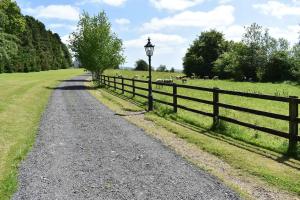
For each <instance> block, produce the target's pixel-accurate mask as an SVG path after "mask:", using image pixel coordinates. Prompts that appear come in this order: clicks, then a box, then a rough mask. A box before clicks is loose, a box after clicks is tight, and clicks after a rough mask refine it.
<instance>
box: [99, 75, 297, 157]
mask: <svg viewBox="0 0 300 200" xmlns="http://www.w3.org/2000/svg"><path fill="white" fill-rule="evenodd" d="M105 75H110V76H116V75H122V76H123V77H126V78H134V77H137V78H138V79H139V80H147V75H148V72H141V71H129V70H108V71H106V72H105ZM176 76H182V74H180V73H168V72H154V73H153V81H155V80H158V79H172V78H173V79H174V82H175V83H178V84H182V81H181V80H176V78H175V77H176ZM124 83H125V84H129V85H130V84H132V83H131V81H126V80H125V81H124ZM185 84H188V85H193V86H201V87H207V88H213V87H218V88H220V89H224V90H231V91H240V92H248V93H256V94H268V95H274V96H282V97H288V96H299V97H300V87H299V86H297V85H291V84H287V83H280V84H275V83H274V84H273V83H251V82H233V81H224V80H203V79H188V81H187V83H185ZM136 86H139V87H144V88H147V83H138V82H136ZM119 87H120V86H119ZM153 89H154V90H160V91H165V92H169V93H172V87H168V86H164V87H156V86H153ZM125 90H131V88H130V87H127V86H125ZM119 92H120V91H119ZM136 93H140V94H143V95H147V91H143V90H136ZM178 94H180V95H186V96H190V97H194V98H199V99H204V100H210V101H211V100H212V98H213V97H212V93H209V92H204V91H195V90H190V89H183V88H179V89H178ZM125 95H126V96H127V97H129V98H131V96H132V95H131V94H129V93H126V92H125ZM153 96H154V98H156V99H159V100H163V101H167V102H172V97H168V96H164V95H160V94H156V93H154V94H153ZM134 100H135V101H137V102H139V103H141V105H142V106H144V107H145V108H146V104H147V99H144V98H141V97H138V96H136V97H135V98H134ZM220 102H221V103H225V104H230V105H235V106H241V107H245V108H251V109H256V110H261V111H266V112H272V113H277V114H283V115H288V114H289V108H288V103H282V102H275V101H269V100H262V99H254V98H246V97H238V96H231V95H221V96H220ZM178 104H180V105H185V106H187V107H189V108H193V109H197V110H201V111H205V112H210V113H211V112H212V109H213V108H212V106H210V105H206V104H201V103H197V102H193V101H189V100H184V99H178ZM155 112H156V113H157V114H158V115H160V116H163V117H165V118H167V119H171V120H175V121H178V122H184V123H187V124H190V125H193V126H196V127H201V128H205V129H210V128H211V126H212V118H211V117H205V116H202V115H199V114H195V113H191V112H188V111H184V110H181V109H178V112H177V114H174V113H173V111H172V107H169V106H165V105H162V104H159V103H155ZM220 115H222V116H227V117H231V118H234V119H238V120H239V121H242V122H248V123H251V124H254V125H258V126H263V127H267V128H272V129H276V130H279V131H282V132H288V125H289V124H288V122H287V121H282V120H278V119H271V118H267V117H263V116H257V115H253V114H248V113H244V112H239V111H233V110H228V109H223V108H221V109H220ZM217 132H218V133H219V134H222V135H225V136H229V137H231V138H234V139H237V140H241V141H243V142H246V143H249V144H253V145H256V146H259V147H263V148H266V149H269V150H272V151H275V152H278V153H283V154H285V153H286V152H287V148H288V140H287V139H284V138H280V137H277V136H273V135H270V134H267V133H262V132H259V131H255V130H252V129H249V128H245V127H241V126H238V125H233V124H230V123H225V122H222V123H221V126H220V127H219V129H218V130H217ZM297 154H298V156H299V145H298V153H297Z"/></svg>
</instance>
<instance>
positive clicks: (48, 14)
mask: <svg viewBox="0 0 300 200" xmlns="http://www.w3.org/2000/svg"><path fill="white" fill-rule="evenodd" d="M24 11H25V12H26V13H28V14H31V15H34V16H35V17H37V18H46V19H63V20H71V21H76V20H78V18H79V9H78V8H76V7H73V6H71V5H49V6H38V7H36V8H25V9H24Z"/></svg>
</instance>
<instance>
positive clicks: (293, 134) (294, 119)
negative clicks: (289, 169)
mask: <svg viewBox="0 0 300 200" xmlns="http://www.w3.org/2000/svg"><path fill="white" fill-rule="evenodd" d="M111 79H113V81H112V80H111ZM118 80H121V82H118ZM124 80H127V81H131V83H132V84H125V83H124ZM100 83H101V84H103V85H105V86H108V87H110V88H111V87H113V88H114V90H121V92H122V94H124V93H125V92H127V93H130V94H132V95H133V97H134V96H140V97H143V98H146V99H147V98H148V96H146V95H143V94H139V93H137V92H136V89H138V90H144V91H148V88H143V87H139V86H136V83H148V81H145V80H138V79H129V78H123V77H113V76H106V75H101V76H100ZM112 83H113V86H112V85H111V84H112ZM152 84H154V85H161V86H169V87H173V91H172V93H169V92H164V91H159V90H152V92H153V93H157V94H161V95H165V96H169V97H173V102H172V103H170V102H166V101H162V100H159V99H155V98H154V99H153V101H155V102H158V103H162V104H165V105H168V106H172V107H173V111H174V112H175V113H176V112H177V111H178V109H183V110H186V111H190V112H193V113H198V114H201V115H205V116H209V117H212V118H213V124H214V125H217V124H219V122H220V120H223V121H226V122H229V123H233V124H237V125H240V126H244V127H247V128H251V129H254V130H259V131H262V132H265V133H269V134H273V135H276V136H279V137H283V138H286V139H289V148H295V147H296V146H297V141H300V136H299V135H298V126H299V123H300V119H299V117H298V116H299V113H298V105H299V103H300V100H299V99H298V97H296V96H290V97H279V96H272V95H265V94H253V93H246V92H237V91H229V90H221V89H219V88H205V87H198V86H191V85H182V84H176V83H172V84H167V83H161V82H152ZM117 85H121V88H119V87H117ZM125 86H127V87H130V88H132V91H129V90H125ZM178 88H186V89H191V90H197V91H205V92H210V93H212V94H213V98H212V101H209V100H204V99H198V98H194V97H189V96H184V95H179V94H178V93H177V90H178ZM222 94H223V95H224V94H225V95H232V96H242V97H249V98H256V99H264V100H271V101H279V102H285V103H288V104H289V115H282V114H276V113H271V112H266V111H260V110H256V109H250V108H244V107H240V106H234V105H229V104H224V103H220V102H219V99H220V95H222ZM178 99H185V100H189V101H194V102H198V103H202V104H207V105H212V106H213V113H208V112H204V111H200V110H196V109H193V108H188V107H186V106H185V105H179V104H178ZM220 108H225V109H230V110H235V111H240V112H245V113H250V114H254V115H259V116H264V117H268V118H272V119H279V120H283V121H288V122H289V132H288V133H285V132H282V131H279V130H274V129H271V128H266V127H262V126H258V125H254V124H250V123H247V122H242V121H239V120H237V119H232V118H229V117H225V116H220V113H219V110H220Z"/></svg>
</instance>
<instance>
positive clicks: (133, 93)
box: [132, 78, 135, 97]
mask: <svg viewBox="0 0 300 200" xmlns="http://www.w3.org/2000/svg"><path fill="white" fill-rule="evenodd" d="M132 97H135V81H134V78H133V79H132Z"/></svg>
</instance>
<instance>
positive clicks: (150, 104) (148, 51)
mask: <svg viewBox="0 0 300 200" xmlns="http://www.w3.org/2000/svg"><path fill="white" fill-rule="evenodd" d="M145 51H146V55H147V56H148V58H149V93H148V111H152V110H153V96H152V75H151V56H153V52H154V45H153V44H151V41H150V38H148V43H147V44H146V45H145Z"/></svg>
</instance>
